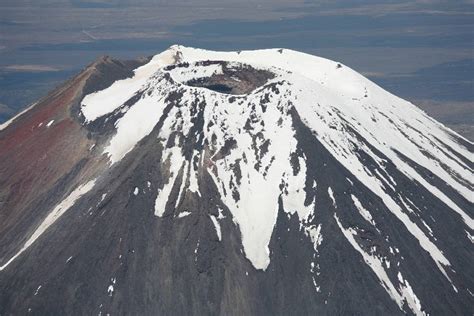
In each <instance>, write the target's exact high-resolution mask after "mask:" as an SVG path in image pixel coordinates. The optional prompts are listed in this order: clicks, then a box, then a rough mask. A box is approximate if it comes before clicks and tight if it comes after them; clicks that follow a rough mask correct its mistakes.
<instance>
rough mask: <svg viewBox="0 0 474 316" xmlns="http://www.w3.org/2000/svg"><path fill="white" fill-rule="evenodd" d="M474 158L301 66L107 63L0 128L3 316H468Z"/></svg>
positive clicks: (376, 98)
mask: <svg viewBox="0 0 474 316" xmlns="http://www.w3.org/2000/svg"><path fill="white" fill-rule="evenodd" d="M473 152H474V144H473V143H472V142H470V141H468V140H466V139H465V138H463V137H461V136H459V135H458V134H456V133H455V132H453V131H452V130H450V129H448V128H446V127H445V126H443V125H442V124H440V123H438V122H437V121H435V120H434V119H432V118H430V117H429V116H428V115H426V114H425V113H424V112H423V111H421V110H420V109H418V108H417V107H416V106H415V105H413V104H411V103H409V102H407V101H405V100H402V99H400V98H398V97H396V96H394V95H392V94H390V93H389V92H387V91H385V90H383V89H382V88H380V87H379V86H377V85H376V84H374V83H373V82H371V81H369V80H368V79H366V78H365V77H363V76H362V75H360V74H359V73H357V72H356V71H354V70H352V69H350V68H349V67H347V66H345V65H343V64H341V63H338V62H335V61H331V60H327V59H324V58H319V57H316V56H311V55H308V54H304V53H300V52H296V51H292V50H288V49H267V50H256V51H239V52H215V51H208V50H202V49H195V48H189V47H183V46H172V47H170V48H169V49H168V50H166V51H164V52H162V53H160V54H158V55H155V56H153V57H151V58H146V59H140V60H136V61H118V60H115V59H112V58H110V57H103V58H101V59H99V60H98V61H96V62H95V63H93V64H91V65H89V66H88V67H86V68H85V69H84V70H83V71H82V72H81V73H80V74H78V75H77V76H76V77H74V78H72V79H71V80H69V81H68V82H66V83H64V84H63V85H62V86H60V87H58V88H57V89H55V90H54V91H52V92H51V93H50V94H49V95H47V96H46V97H44V98H42V99H41V100H39V101H38V102H37V103H35V104H33V105H32V106H30V107H29V108H28V109H27V110H25V111H24V112H22V113H20V114H19V115H17V116H16V117H14V118H13V119H12V120H10V121H8V122H6V123H4V124H3V125H1V126H0V161H1V162H0V315H10V314H27V313H31V314H37V315H43V314H48V315H56V314H98V315H107V314H111V315H112V314H135V315H149V314H166V315H184V314H188V315H189V314H210V315H217V314H219V315H242V314H244V315H267V314H271V315H288V314H295V315H300V314H322V315H340V314H350V315H372V314H373V315H381V314H382V315H397V314H401V315H403V314H414V315H425V314H426V315H428V314H430V315H454V314H459V315H468V314H471V313H472V311H473V307H474V268H473V267H474V264H473V263H474V245H473V243H474V237H473V234H474V220H473V214H474V207H473V201H474V190H473V188H474V175H473V166H474V162H473V160H474V154H473Z"/></svg>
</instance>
